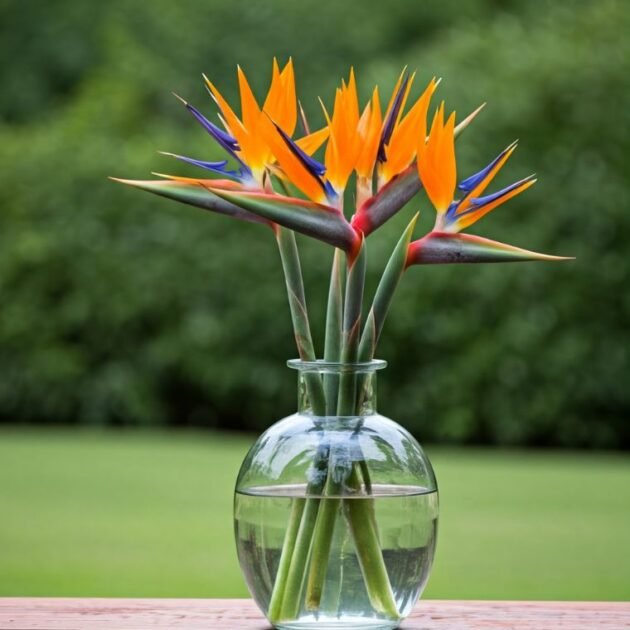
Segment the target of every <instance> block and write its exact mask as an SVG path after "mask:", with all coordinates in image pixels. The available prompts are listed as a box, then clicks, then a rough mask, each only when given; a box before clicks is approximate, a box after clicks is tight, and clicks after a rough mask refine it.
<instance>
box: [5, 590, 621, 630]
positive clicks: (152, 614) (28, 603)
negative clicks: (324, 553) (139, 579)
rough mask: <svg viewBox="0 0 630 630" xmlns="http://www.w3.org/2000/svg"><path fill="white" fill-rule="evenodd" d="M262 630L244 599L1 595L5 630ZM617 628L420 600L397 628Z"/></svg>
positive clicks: (582, 613)
mask: <svg viewBox="0 0 630 630" xmlns="http://www.w3.org/2000/svg"><path fill="white" fill-rule="evenodd" d="M9 628H11V629H12V630H15V629H19V630H105V629H107V630H110V629H115V630H146V629H149V628H150V629H154V628H186V629H188V630H200V629H202V628H203V629H204V630H212V629H214V628H222V629H223V628H224V629H226V630H268V629H269V628H270V626H269V624H268V623H267V622H266V621H265V620H264V619H263V617H262V616H261V614H260V612H259V611H258V609H257V608H256V606H255V605H254V603H253V602H252V601H251V600H245V599H64V598H55V599H53V598H21V597H16V598H0V629H1V630H7V629H9ZM599 628H602V629H605V630H622V629H624V628H630V603H609V602H597V603H587V602H480V601H421V602H420V603H419V604H418V606H417V607H416V609H415V611H414V613H413V614H412V615H411V617H410V618H409V619H407V620H406V621H405V622H403V624H402V626H401V630H447V629H448V630H499V629H501V630H503V629H506V630H507V629H509V630H596V629H599Z"/></svg>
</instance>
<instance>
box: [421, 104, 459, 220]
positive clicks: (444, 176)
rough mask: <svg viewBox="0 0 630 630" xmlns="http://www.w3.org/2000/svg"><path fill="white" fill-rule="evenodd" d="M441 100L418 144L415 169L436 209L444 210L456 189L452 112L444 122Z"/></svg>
mask: <svg viewBox="0 0 630 630" xmlns="http://www.w3.org/2000/svg"><path fill="white" fill-rule="evenodd" d="M443 121H444V103H442V104H441V105H440V107H439V109H438V111H437V113H436V115H435V116H434V118H433V123H432V125H431V132H430V133H429V138H428V140H427V142H426V144H425V143H424V142H423V141H422V140H420V143H419V146H418V171H419V173H420V179H421V180H422V184H423V185H424V187H425V190H426V191H427V195H428V196H429V199H430V200H431V203H432V204H433V205H434V206H435V209H436V210H437V211H438V213H440V214H442V213H444V212H446V210H447V209H448V207H449V205H450V203H451V201H452V200H453V194H454V192H455V182H456V178H457V168H456V164H455V137H454V130H455V114H454V113H453V114H451V115H450V116H449V118H448V120H447V121H446V124H444V122H443Z"/></svg>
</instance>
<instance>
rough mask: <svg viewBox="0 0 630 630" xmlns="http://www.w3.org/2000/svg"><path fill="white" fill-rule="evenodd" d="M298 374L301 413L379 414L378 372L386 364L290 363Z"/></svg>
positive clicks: (337, 414) (296, 361)
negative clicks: (377, 412) (377, 395)
mask: <svg viewBox="0 0 630 630" xmlns="http://www.w3.org/2000/svg"><path fill="white" fill-rule="evenodd" d="M288 364H289V367H291V368H294V369H296V370H297V371H298V411H299V413H301V414H309V415H313V416H327V417H329V416H336V417H346V416H347V417H357V416H368V415H372V414H375V413H376V373H377V371H378V370H381V369H383V368H384V367H386V365H387V363H386V362H385V361H377V360H374V361H366V362H365V363H334V362H328V361H299V360H292V361H289V362H288Z"/></svg>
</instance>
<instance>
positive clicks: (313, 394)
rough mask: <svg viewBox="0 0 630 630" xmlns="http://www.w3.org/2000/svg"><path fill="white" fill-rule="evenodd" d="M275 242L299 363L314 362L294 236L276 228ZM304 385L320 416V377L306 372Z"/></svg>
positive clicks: (321, 404) (300, 269)
mask: <svg viewBox="0 0 630 630" xmlns="http://www.w3.org/2000/svg"><path fill="white" fill-rule="evenodd" d="M276 240H277V242H278V249H279V251H280V259H281V260H282V269H283V271H284V279H285V282H286V286H287V295H288V297H289V308H290V310H291V320H292V322H293V333H294V335H295V343H296V346H297V350H298V354H299V356H300V359H302V360H303V361H315V359H316V356H315V348H314V346H313V338H312V336H311V327H310V324H309V320H308V311H307V308H306V296H305V294H304V281H303V280H302V267H301V265H300V256H299V253H298V248H297V243H296V242H295V233H294V232H292V231H291V230H287V229H285V228H283V227H280V226H276ZM305 382H306V387H307V390H308V397H309V400H310V402H311V405H312V408H313V413H314V414H315V415H322V414H323V413H324V411H325V408H326V400H325V397H324V387H323V385H322V382H321V378H320V377H319V374H317V373H315V372H307V373H306V374H305Z"/></svg>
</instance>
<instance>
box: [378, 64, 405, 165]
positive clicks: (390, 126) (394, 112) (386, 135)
mask: <svg viewBox="0 0 630 630" xmlns="http://www.w3.org/2000/svg"><path fill="white" fill-rule="evenodd" d="M407 83H409V74H408V73H406V74H405V78H404V79H403V81H402V82H401V84H400V87H399V88H398V92H396V96H395V97H394V103H393V104H392V108H391V109H390V110H389V114H388V116H387V119H386V120H385V124H384V125H383V133H382V134H381V141H380V142H379V145H378V154H377V159H378V161H379V162H385V160H386V159H387V156H386V155H385V147H386V146H387V144H388V143H389V141H390V139H391V137H392V133H394V124H395V123H396V120H397V118H398V113H399V112H400V107H401V105H402V98H403V95H404V93H405V92H406V90H407Z"/></svg>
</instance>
